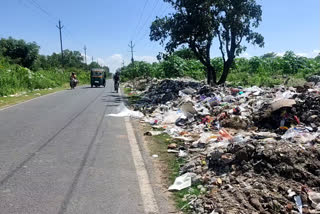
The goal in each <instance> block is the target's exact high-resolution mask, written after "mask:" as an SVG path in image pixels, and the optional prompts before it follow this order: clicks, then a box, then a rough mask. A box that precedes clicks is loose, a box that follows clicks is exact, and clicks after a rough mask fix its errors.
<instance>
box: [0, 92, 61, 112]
mask: <svg viewBox="0 0 320 214" xmlns="http://www.w3.org/2000/svg"><path fill="white" fill-rule="evenodd" d="M63 91H64V90H62V91H56V92H53V93H50V94H46V95H42V96H40V97H35V98H32V99H30V100H26V101H23V102H21V103H17V104H14V105H12V106H8V107H5V108H0V111H3V110H6V109H9V108H13V107H16V106H18V105H21V104H25V103H28V102H30V101H33V100H37V99H40V98H43V97H47V96H50V95H54V94H57V93H60V92H63Z"/></svg>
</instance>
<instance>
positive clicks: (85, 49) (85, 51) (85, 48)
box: [83, 46, 87, 64]
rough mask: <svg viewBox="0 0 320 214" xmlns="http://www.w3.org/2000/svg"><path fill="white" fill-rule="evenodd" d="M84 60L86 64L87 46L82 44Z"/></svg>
mask: <svg viewBox="0 0 320 214" xmlns="http://www.w3.org/2000/svg"><path fill="white" fill-rule="evenodd" d="M83 49H84V62H85V63H86V64H87V47H86V46H84V48H83Z"/></svg>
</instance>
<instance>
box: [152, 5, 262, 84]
mask: <svg viewBox="0 0 320 214" xmlns="http://www.w3.org/2000/svg"><path fill="white" fill-rule="evenodd" d="M164 1H165V2H168V3H170V4H171V5H172V6H173V8H174V9H175V13H173V14H172V15H171V16H169V17H167V16H166V17H164V18H159V17H157V18H156V20H155V21H154V22H153V23H152V25H151V27H150V29H151V32H150V39H151V40H152V41H160V44H162V45H165V49H166V50H167V51H168V52H169V53H170V52H173V51H174V50H175V49H177V48H178V47H180V46H181V45H183V44H187V45H188V46H189V48H190V49H191V50H192V51H193V52H194V54H195V56H196V57H197V58H198V59H199V60H200V62H201V63H202V64H203V65H204V66H205V68H206V72H207V81H208V84H216V83H217V71H216V70H215V68H214V66H213V65H212V63H211V59H210V51H211V46H212V44H213V41H214V39H218V42H219V49H220V52H221V55H222V58H223V72H222V75H221V78H220V80H219V81H218V84H221V83H224V82H225V81H226V79H227V76H228V73H229V71H230V68H231V66H232V64H233V62H234V59H235V57H236V56H237V55H239V54H240V53H241V52H242V51H244V50H245V49H246V47H245V46H242V45H241V43H242V41H243V40H244V39H245V40H246V41H247V42H248V43H252V44H257V45H259V46H261V47H262V46H263V45H264V38H263V36H262V35H260V34H258V33H256V32H253V31H252V28H256V27H258V26H259V23H260V21H261V16H262V10H261V6H260V5H258V4H257V3H256V1H255V0H164Z"/></svg>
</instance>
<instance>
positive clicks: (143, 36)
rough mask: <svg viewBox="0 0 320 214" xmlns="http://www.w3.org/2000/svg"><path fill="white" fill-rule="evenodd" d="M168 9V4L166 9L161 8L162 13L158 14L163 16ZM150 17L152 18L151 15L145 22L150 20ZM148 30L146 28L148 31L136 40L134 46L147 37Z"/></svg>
mask: <svg viewBox="0 0 320 214" xmlns="http://www.w3.org/2000/svg"><path fill="white" fill-rule="evenodd" d="M169 7H170V4H168V5H167V6H166V7H163V10H162V12H161V13H160V14H161V15H160V16H163V15H164V14H165V13H166V12H167V11H168V9H169ZM151 16H152V14H151V15H150V16H149V18H148V19H147V20H146V22H147V21H148V20H149V19H150V18H151ZM146 22H145V23H146ZM149 30H150V29H149V28H148V29H147V30H146V31H145V33H144V34H142V35H141V36H140V37H139V38H138V39H137V40H136V44H138V43H139V42H141V40H142V39H143V38H145V36H147V35H148V33H149Z"/></svg>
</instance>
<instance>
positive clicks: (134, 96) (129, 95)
mask: <svg viewBox="0 0 320 214" xmlns="http://www.w3.org/2000/svg"><path fill="white" fill-rule="evenodd" d="M123 92H124V94H125V95H126V96H127V98H128V104H129V105H134V104H136V103H137V102H138V101H139V100H140V99H141V96H140V95H137V94H135V93H133V92H132V91H131V89H130V88H124V89H123Z"/></svg>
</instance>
